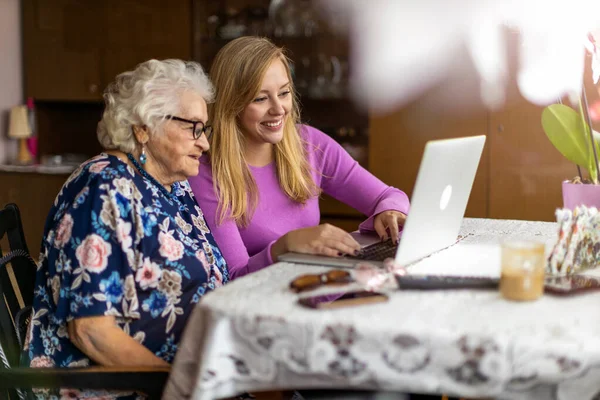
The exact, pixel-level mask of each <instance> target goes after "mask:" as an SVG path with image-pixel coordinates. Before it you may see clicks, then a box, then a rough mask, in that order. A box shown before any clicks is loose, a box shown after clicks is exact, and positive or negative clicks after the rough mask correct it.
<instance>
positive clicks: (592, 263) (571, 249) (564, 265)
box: [546, 205, 600, 275]
mask: <svg viewBox="0 0 600 400" xmlns="http://www.w3.org/2000/svg"><path fill="white" fill-rule="evenodd" d="M556 221H557V222H558V227H559V231H558V240H557V241H556V243H555V244H554V247H553V248H552V253H551V254H550V257H549V259H548V265H547V271H546V272H547V273H548V274H551V275H572V274H575V273H577V272H580V271H583V270H586V269H590V268H595V267H596V266H598V264H599V263H600V233H599V231H598V226H599V225H600V213H598V209H597V208H596V207H589V208H588V207H586V206H584V205H581V206H578V207H575V209H574V210H572V211H571V210H569V209H567V208H563V209H558V210H556Z"/></svg>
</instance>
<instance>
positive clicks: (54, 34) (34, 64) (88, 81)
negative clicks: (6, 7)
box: [22, 0, 104, 100]
mask: <svg viewBox="0 0 600 400" xmlns="http://www.w3.org/2000/svg"><path fill="white" fill-rule="evenodd" d="M22 5H23V66H24V71H25V73H24V76H25V94H26V96H28V97H29V96H31V97H34V98H36V99H37V100H98V99H100V98H101V95H102V81H101V59H100V41H101V40H102V37H103V35H104V29H103V27H102V18H99V16H101V15H102V13H103V5H102V2H96V1H83V0H53V1H45V0H24V1H23V2H22Z"/></svg>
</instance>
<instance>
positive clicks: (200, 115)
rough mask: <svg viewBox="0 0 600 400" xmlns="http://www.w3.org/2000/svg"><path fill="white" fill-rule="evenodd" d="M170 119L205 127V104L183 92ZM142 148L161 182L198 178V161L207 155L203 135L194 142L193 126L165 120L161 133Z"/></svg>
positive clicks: (191, 94)
mask: <svg viewBox="0 0 600 400" xmlns="http://www.w3.org/2000/svg"><path fill="white" fill-rule="evenodd" d="M174 117H179V118H182V119H186V120H190V121H201V122H202V123H203V124H204V125H207V123H208V121H207V119H208V112H207V108H206V102H205V101H204V99H203V98H202V97H201V96H199V95H198V94H196V93H193V92H184V93H183V94H182V96H181V111H180V113H179V114H177V115H174ZM146 148H147V150H148V153H149V156H150V157H151V159H152V161H154V162H156V164H157V165H156V168H157V169H158V170H159V171H158V174H159V175H161V176H162V177H163V179H162V180H163V181H171V182H176V181H182V180H185V179H187V178H188V177H190V176H195V175H198V167H199V165H200V161H199V158H200V156H202V153H203V152H205V151H208V149H209V145H208V140H207V139H206V135H204V134H202V135H201V136H200V137H199V138H198V139H194V132H193V124H191V123H188V122H182V121H176V120H167V121H165V123H164V125H163V132H162V133H161V132H158V134H156V135H153V136H152V137H151V138H150V139H149V141H148V143H147V144H146ZM150 157H149V161H150Z"/></svg>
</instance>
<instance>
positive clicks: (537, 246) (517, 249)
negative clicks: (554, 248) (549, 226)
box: [500, 240, 546, 301]
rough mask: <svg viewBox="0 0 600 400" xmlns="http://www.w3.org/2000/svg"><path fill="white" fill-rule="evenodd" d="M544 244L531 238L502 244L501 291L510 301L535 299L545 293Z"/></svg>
mask: <svg viewBox="0 0 600 400" xmlns="http://www.w3.org/2000/svg"><path fill="white" fill-rule="evenodd" d="M545 267H546V257H545V246H544V244H543V243H540V242H535V241H529V240H511V241H506V242H503V243H502V272H501V277H500V293H501V294H502V296H503V297H504V298H506V299H509V300H517V301H528V300H536V299H538V298H539V297H541V296H542V294H544V274H545Z"/></svg>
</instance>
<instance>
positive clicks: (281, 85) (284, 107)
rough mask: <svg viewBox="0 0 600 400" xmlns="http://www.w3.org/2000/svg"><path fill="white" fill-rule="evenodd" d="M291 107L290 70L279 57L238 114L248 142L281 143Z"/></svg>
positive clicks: (257, 143) (254, 143) (250, 143)
mask: <svg viewBox="0 0 600 400" xmlns="http://www.w3.org/2000/svg"><path fill="white" fill-rule="evenodd" d="M291 109H292V93H291V89H290V80H289V77H288V73H287V70H286V68H285V65H284V64H283V62H282V61H281V60H280V59H276V60H274V61H273V62H272V63H271V65H270V66H269V68H268V69H267V71H266V72H265V76H264V77H263V80H262V84H261V86H260V91H259V93H257V95H256V96H255V98H254V100H252V102H251V103H250V104H248V105H247V106H246V108H244V111H242V113H241V114H240V117H239V119H240V126H241V129H242V132H243V133H244V136H245V137H246V140H247V141H248V144H249V145H254V146H257V145H258V146H261V145H273V144H276V143H279V142H280V141H281V139H282V138H283V127H284V125H285V122H286V118H288V116H289V114H290V110H291Z"/></svg>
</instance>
